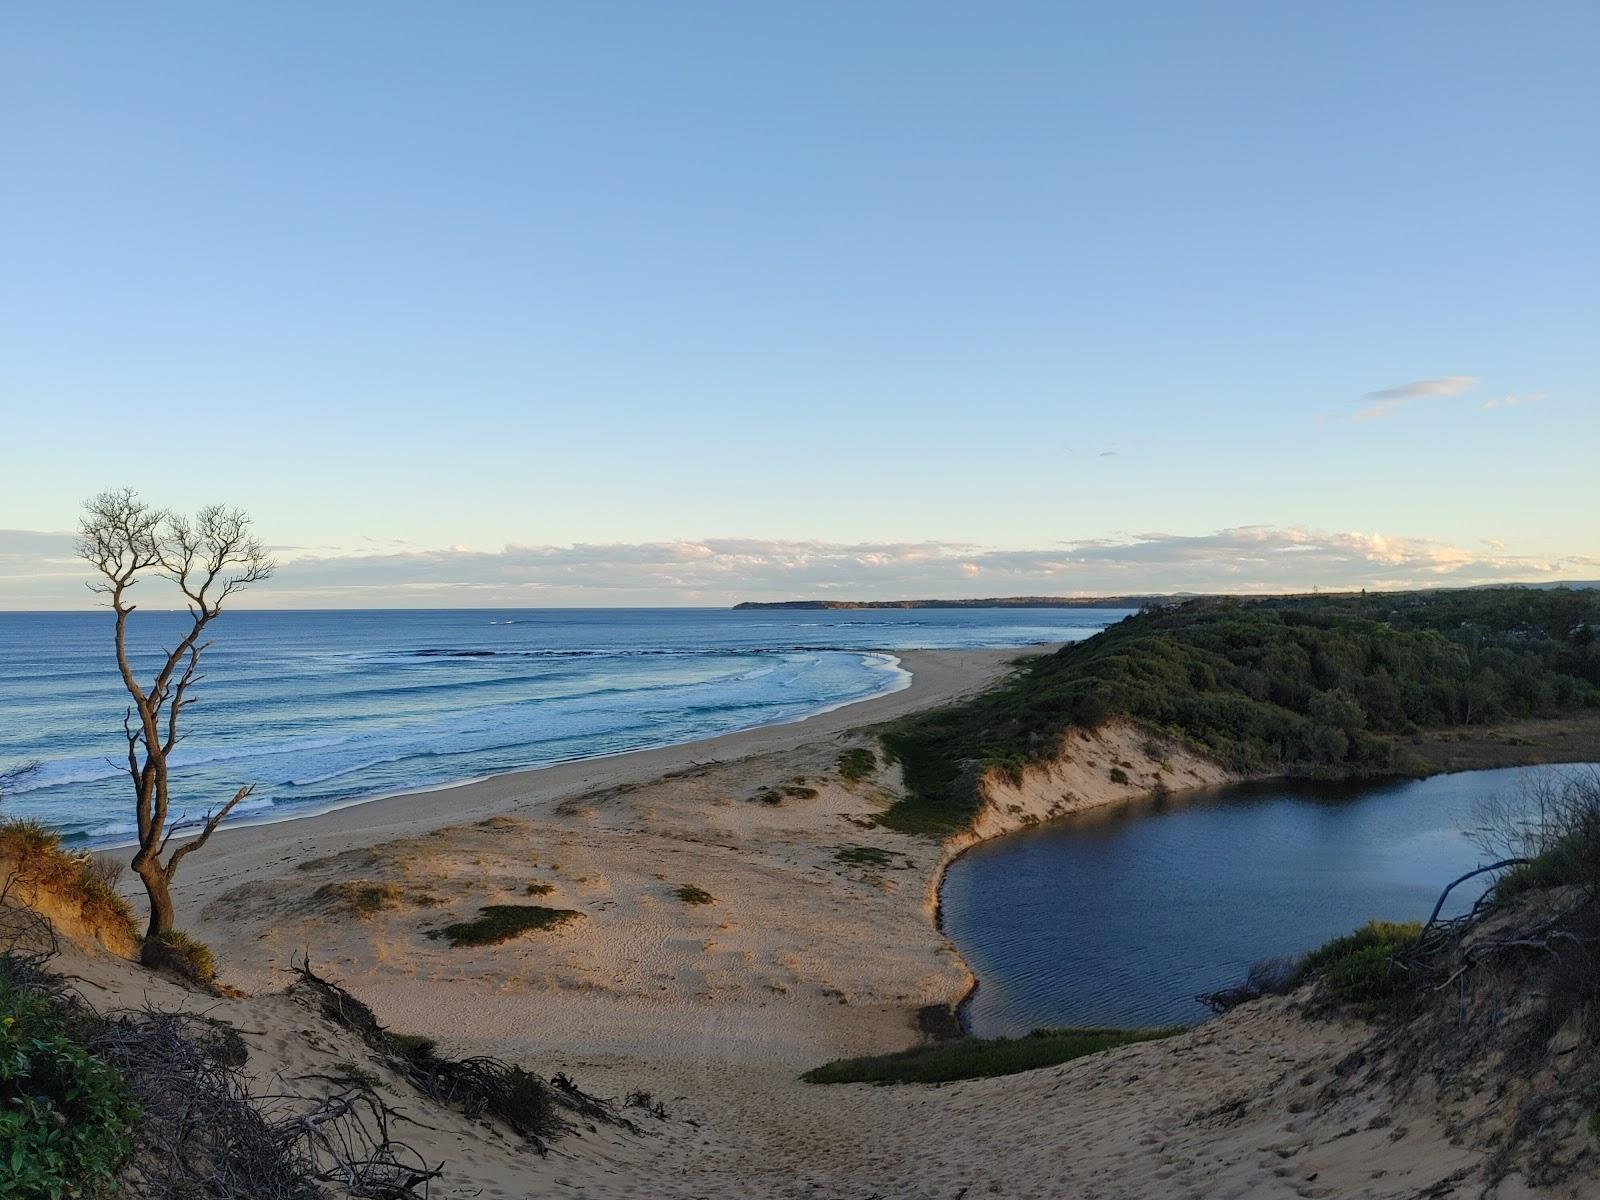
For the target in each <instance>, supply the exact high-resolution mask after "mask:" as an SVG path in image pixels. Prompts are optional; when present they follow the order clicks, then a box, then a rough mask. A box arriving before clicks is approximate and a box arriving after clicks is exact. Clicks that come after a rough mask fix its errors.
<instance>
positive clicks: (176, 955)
mask: <svg viewBox="0 0 1600 1200" xmlns="http://www.w3.org/2000/svg"><path fill="white" fill-rule="evenodd" d="M139 957H140V959H141V960H142V961H143V962H144V965H145V966H147V967H154V968H156V969H157V970H165V971H170V972H172V973H173V974H174V975H177V976H178V977H179V978H180V979H186V980H188V981H189V982H190V983H193V984H198V985H199V986H200V987H204V988H209V987H210V986H211V985H212V984H213V983H215V982H216V978H217V960H216V959H215V958H214V957H212V954H211V948H210V947H209V946H207V945H206V944H205V943H204V942H202V941H201V940H200V939H199V938H194V937H190V936H189V935H188V934H187V933H184V932H182V931H181V930H177V929H169V930H167V931H166V932H165V933H158V934H156V935H155V937H148V938H145V939H144V942H143V943H142V944H141V945H140V947H139Z"/></svg>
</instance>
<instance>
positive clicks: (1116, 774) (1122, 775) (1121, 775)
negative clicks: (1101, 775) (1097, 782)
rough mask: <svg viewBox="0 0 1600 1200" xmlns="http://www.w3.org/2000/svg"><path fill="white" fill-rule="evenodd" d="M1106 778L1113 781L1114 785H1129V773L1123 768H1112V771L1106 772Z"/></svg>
mask: <svg viewBox="0 0 1600 1200" xmlns="http://www.w3.org/2000/svg"><path fill="white" fill-rule="evenodd" d="M1106 778H1107V779H1109V780H1111V782H1112V783H1127V782H1128V773H1127V772H1126V771H1124V770H1123V769H1122V768H1121V767H1112V768H1111V770H1109V771H1107V772H1106Z"/></svg>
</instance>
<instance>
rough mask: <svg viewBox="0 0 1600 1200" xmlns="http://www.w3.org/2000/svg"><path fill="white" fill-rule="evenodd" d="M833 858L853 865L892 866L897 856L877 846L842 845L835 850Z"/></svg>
mask: <svg viewBox="0 0 1600 1200" xmlns="http://www.w3.org/2000/svg"><path fill="white" fill-rule="evenodd" d="M833 859H834V861H835V862H841V863H845V864H847V865H848V866H852V867H892V866H894V859H895V856H894V855H893V854H892V853H890V852H889V851H888V850H880V849H878V847H876V846H840V847H839V848H838V849H837V850H835V851H834V852H833Z"/></svg>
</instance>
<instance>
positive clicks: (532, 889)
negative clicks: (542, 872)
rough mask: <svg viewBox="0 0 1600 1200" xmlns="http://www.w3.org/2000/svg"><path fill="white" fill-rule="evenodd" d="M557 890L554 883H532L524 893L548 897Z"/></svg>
mask: <svg viewBox="0 0 1600 1200" xmlns="http://www.w3.org/2000/svg"><path fill="white" fill-rule="evenodd" d="M555 890H556V885H555V884H553V883H537V882H536V883H530V884H529V885H528V886H527V887H526V888H524V889H523V891H524V892H525V893H526V894H527V895H529V896H548V895H549V894H550V893H551V892H553V891H555Z"/></svg>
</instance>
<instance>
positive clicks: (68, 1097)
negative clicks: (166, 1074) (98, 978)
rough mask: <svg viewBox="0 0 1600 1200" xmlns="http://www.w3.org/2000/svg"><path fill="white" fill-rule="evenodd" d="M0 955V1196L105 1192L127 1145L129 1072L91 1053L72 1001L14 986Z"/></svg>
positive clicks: (28, 1199)
mask: <svg viewBox="0 0 1600 1200" xmlns="http://www.w3.org/2000/svg"><path fill="white" fill-rule="evenodd" d="M10 963H11V960H10V959H9V957H8V956H0V1147H4V1153H0V1195H4V1196H8V1197H15V1198H16V1200H63V1198H66V1200H72V1198H77V1197H89V1196H99V1195H104V1194H107V1193H109V1192H110V1191H111V1190H112V1189H113V1187H114V1184H113V1182H112V1181H113V1179H114V1178H115V1176H116V1172H117V1170H118V1168H119V1167H120V1166H121V1165H122V1163H123V1162H124V1161H125V1160H126V1159H127V1158H128V1156H129V1155H130V1154H131V1153H132V1152H133V1141H132V1133H131V1131H132V1127H133V1123H134V1121H135V1120H137V1119H138V1115H139V1114H138V1110H137V1108H136V1107H135V1105H134V1103H133V1099H132V1093H131V1092H130V1090H129V1088H128V1084H127V1081H126V1080H125V1079H124V1078H123V1077H122V1075H121V1074H119V1073H118V1072H117V1071H115V1070H114V1069H112V1068H111V1067H110V1066H108V1065H107V1064H106V1063H104V1062H102V1061H101V1060H100V1059H99V1058H97V1057H95V1055H94V1054H93V1053H91V1052H90V1050H89V1049H88V1047H87V1046H85V1045H84V1041H83V1031H80V1030H79V1029H77V1028H76V1027H75V1021H74V1016H75V1014H74V1012H73V1010H72V1008H71V1006H70V1005H68V1004H65V1003H62V1002H60V1001H57V1000H56V999H54V998H52V997H50V996H47V995H43V994H40V993H38V992H34V991H30V990H28V989H27V988H24V987H19V986H17V985H16V984H14V983H13V981H12V980H11V978H10V974H9V971H10Z"/></svg>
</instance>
